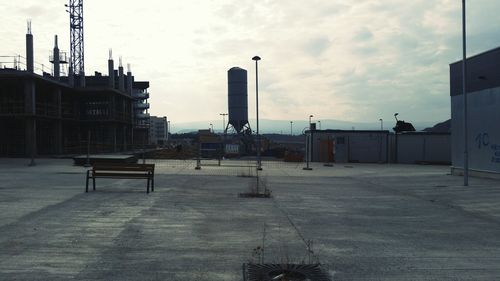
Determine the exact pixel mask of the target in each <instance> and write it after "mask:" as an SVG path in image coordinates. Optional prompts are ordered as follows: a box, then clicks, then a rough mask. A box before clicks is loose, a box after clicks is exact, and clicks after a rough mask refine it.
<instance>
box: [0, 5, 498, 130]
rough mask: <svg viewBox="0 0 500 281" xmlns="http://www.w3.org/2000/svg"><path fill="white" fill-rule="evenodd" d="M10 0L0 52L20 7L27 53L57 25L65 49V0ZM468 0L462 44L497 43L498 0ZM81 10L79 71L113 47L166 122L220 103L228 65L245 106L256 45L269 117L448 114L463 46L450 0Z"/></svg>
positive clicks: (96, 66)
mask: <svg viewBox="0 0 500 281" xmlns="http://www.w3.org/2000/svg"><path fill="white" fill-rule="evenodd" d="M18 2H19V1H18ZM18 2H16V3H14V2H12V1H2V3H1V4H0V8H1V9H2V10H4V11H9V12H8V13H6V14H5V16H4V17H2V18H0V26H10V27H11V28H4V29H2V30H0V54H4V53H9V52H12V50H16V51H18V52H17V53H22V52H24V41H23V40H24V32H25V29H26V25H25V20H24V19H26V18H28V17H31V18H34V23H33V24H34V32H35V47H36V58H35V59H36V60H41V61H46V60H47V59H46V56H47V54H48V53H49V52H50V49H51V47H52V42H53V35H54V34H56V33H57V34H59V35H60V42H61V46H63V48H65V49H67V47H64V46H68V45H69V43H68V39H67V38H68V16H67V13H65V12H64V7H63V6H62V4H61V5H59V4H57V3H55V2H52V1H49V2H47V3H45V2H44V4H40V2H39V1H37V0H23V1H21V2H19V3H18ZM469 2H470V3H468V39H469V41H468V43H469V54H475V53H479V52H482V51H485V50H488V49H491V48H494V47H496V46H498V45H500V31H499V30H498V28H497V27H496V23H497V22H499V21H500V13H498V12H497V11H498V8H500V3H499V2H498V1H496V0H477V1H469ZM85 9H86V10H85V17H86V18H85V24H86V25H85V43H86V64H87V65H86V68H87V72H89V73H92V72H93V71H94V70H97V71H103V72H106V60H107V50H108V48H110V47H112V48H114V53H115V54H116V56H117V55H119V54H121V55H123V57H124V60H125V63H128V62H130V63H132V65H133V70H134V75H135V76H136V78H137V79H139V80H150V82H151V97H152V98H151V113H153V114H158V115H161V116H163V115H166V116H169V119H171V120H173V122H176V120H183V121H195V120H204V119H207V120H212V119H214V118H217V116H218V114H219V113H220V112H223V111H225V110H226V109H227V101H226V95H227V81H226V79H227V77H226V72H227V70H228V69H229V68H230V67H232V66H240V67H242V68H245V69H247V70H248V81H249V89H248V91H249V108H254V107H255V99H254V96H253V93H254V91H255V85H254V83H253V81H255V80H254V78H255V76H254V62H253V61H252V60H251V57H253V56H254V55H259V56H261V57H262V61H260V62H259V81H260V82H261V83H260V85H261V88H260V90H261V92H262V95H261V99H262V100H261V103H260V104H259V107H260V110H262V114H263V116H265V117H266V118H268V119H287V120H292V119H300V118H304V116H308V115H309V114H314V115H315V116H318V118H325V119H326V118H332V119H344V120H351V121H364V120H378V119H379V118H383V119H384V120H386V119H387V120H388V119H391V118H392V114H393V113H394V112H396V111H397V112H400V115H402V116H403V118H404V119H406V120H426V119H429V118H432V119H434V120H435V121H441V120H444V119H447V118H449V115H450V113H449V112H450V109H449V86H448V83H449V77H448V75H449V74H448V65H449V63H451V62H454V61H457V60H459V59H460V57H461V3H460V2H459V1H456V0H433V1H429V0H415V1H405V0H384V1H380V0H359V1H344V0H310V1H307V2H304V1H291V0H289V1H271V0H241V1H232V0H212V1H197V0H185V1H161V0H150V1H149V2H148V5H144V3H139V2H137V3H136V2H131V1H126V2H123V1H118V0H110V1H89V2H87V4H86V6H85ZM110 11H113V12H112V13H110ZM249 112H250V117H251V118H252V115H253V114H254V111H253V110H249ZM214 116H215V117H214Z"/></svg>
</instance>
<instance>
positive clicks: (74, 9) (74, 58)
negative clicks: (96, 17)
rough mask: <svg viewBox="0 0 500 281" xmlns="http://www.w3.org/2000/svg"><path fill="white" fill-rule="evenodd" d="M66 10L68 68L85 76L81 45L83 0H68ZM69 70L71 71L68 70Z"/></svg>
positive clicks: (82, 47)
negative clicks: (68, 46)
mask: <svg viewBox="0 0 500 281" xmlns="http://www.w3.org/2000/svg"><path fill="white" fill-rule="evenodd" d="M64 6H66V8H67V10H66V12H68V13H69V27H70V65H69V67H70V69H72V71H73V73H74V74H77V75H80V76H85V64H84V45H83V0H69V4H66V5H64ZM70 72H71V71H70Z"/></svg>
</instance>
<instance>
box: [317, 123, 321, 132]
mask: <svg viewBox="0 0 500 281" xmlns="http://www.w3.org/2000/svg"><path fill="white" fill-rule="evenodd" d="M318 125H319V129H320V130H321V121H318Z"/></svg>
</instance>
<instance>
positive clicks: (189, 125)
mask: <svg viewBox="0 0 500 281" xmlns="http://www.w3.org/2000/svg"><path fill="white" fill-rule="evenodd" d="M290 121H292V122H293V124H292V130H293V134H294V135H300V134H302V132H303V131H304V129H305V128H307V127H308V126H309V121H308V120H270V119H261V120H260V122H259V129H260V132H261V134H290ZM312 121H313V122H314V123H316V128H317V129H320V128H321V129H323V130H326V129H338V130H352V129H353V128H354V129H355V130H380V122H379V121H378V120H376V121H374V122H351V121H342V120H335V119H324V120H321V126H320V124H319V122H318V120H314V119H313V120H312ZM407 121H410V122H411V123H412V124H413V126H415V129H417V131H418V130H422V129H424V128H427V127H431V126H432V125H433V124H434V122H419V121H412V120H407ZM395 123H396V121H394V120H390V121H388V122H386V121H384V130H389V131H391V132H392V127H394V125H395ZM210 124H213V127H214V130H215V132H216V133H220V132H222V131H223V128H222V119H221V120H209V121H198V122H186V123H171V128H172V132H173V133H188V132H197V131H198V130H199V129H208V128H210ZM250 126H251V127H252V130H255V129H256V126H255V120H254V119H251V120H250Z"/></svg>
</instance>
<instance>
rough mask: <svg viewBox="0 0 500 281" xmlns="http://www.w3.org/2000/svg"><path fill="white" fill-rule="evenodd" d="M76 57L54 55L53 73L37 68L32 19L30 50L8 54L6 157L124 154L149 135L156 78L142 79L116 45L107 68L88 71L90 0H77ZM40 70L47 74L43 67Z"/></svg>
mask: <svg viewBox="0 0 500 281" xmlns="http://www.w3.org/2000/svg"><path fill="white" fill-rule="evenodd" d="M69 12H70V14H71V16H70V19H71V23H70V27H71V44H70V49H71V50H70V55H69V56H68V54H67V53H66V52H62V51H60V49H59V44H58V43H59V42H58V38H57V35H56V36H55V39H54V48H53V52H52V54H51V55H50V58H49V60H50V62H51V64H52V71H51V72H50V73H48V72H45V71H44V70H41V71H37V69H36V67H35V62H34V48H33V45H34V41H35V39H34V38H35V36H34V35H33V34H32V28H31V22H28V27H27V33H26V54H25V56H20V55H19V56H13V57H9V56H2V59H3V60H2V67H1V68H0V132H2V133H0V156H8V157H21V156H25V157H30V156H31V157H35V156H37V155H41V156H43V155H62V154H82V153H85V152H87V151H88V150H91V151H92V152H93V153H101V152H120V151H127V150H131V149H133V148H134V147H139V146H144V145H145V144H147V143H148V138H149V118H150V116H149V113H148V109H149V103H148V98H149V92H148V88H149V82H148V81H135V79H134V76H133V75H132V72H131V69H130V65H129V66H128V70H127V72H126V73H125V72H124V67H123V65H122V61H121V58H120V61H119V65H118V68H115V64H114V60H113V58H112V52H111V50H110V51H109V60H108V73H107V75H103V74H102V73H100V72H97V71H96V72H95V74H94V75H93V76H87V75H86V74H85V70H84V49H83V46H84V42H83V41H84V37H83V1H70V4H69ZM39 72H41V73H39Z"/></svg>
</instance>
